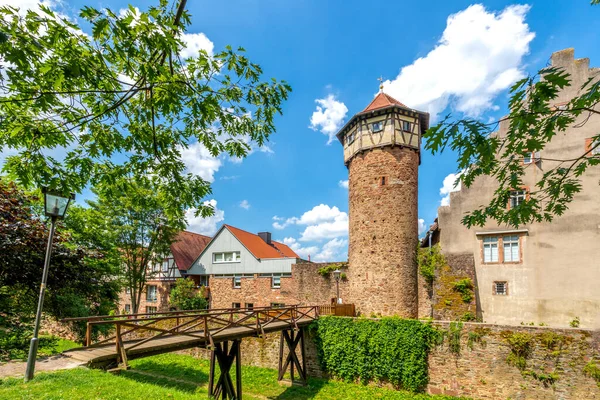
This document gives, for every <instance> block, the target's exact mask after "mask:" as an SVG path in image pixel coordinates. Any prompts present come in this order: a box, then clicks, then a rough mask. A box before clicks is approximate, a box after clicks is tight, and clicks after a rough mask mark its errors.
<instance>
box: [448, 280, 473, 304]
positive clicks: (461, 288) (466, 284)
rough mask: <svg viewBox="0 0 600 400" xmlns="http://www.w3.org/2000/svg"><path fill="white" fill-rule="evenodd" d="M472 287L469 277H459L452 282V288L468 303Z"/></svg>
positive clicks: (471, 297)
mask: <svg viewBox="0 0 600 400" xmlns="http://www.w3.org/2000/svg"><path fill="white" fill-rule="evenodd" d="M473 288H474V285H473V281H472V280H471V279H470V278H463V279H460V280H458V281H456V282H454V284H453V289H454V290H456V291H457V292H458V293H460V295H461V297H462V300H463V301H464V302H465V303H470V302H471V300H473Z"/></svg>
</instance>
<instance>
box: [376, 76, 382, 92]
mask: <svg viewBox="0 0 600 400" xmlns="http://www.w3.org/2000/svg"><path fill="white" fill-rule="evenodd" d="M377 80H378V81H379V91H380V92H383V75H381V76H379V78H377Z"/></svg>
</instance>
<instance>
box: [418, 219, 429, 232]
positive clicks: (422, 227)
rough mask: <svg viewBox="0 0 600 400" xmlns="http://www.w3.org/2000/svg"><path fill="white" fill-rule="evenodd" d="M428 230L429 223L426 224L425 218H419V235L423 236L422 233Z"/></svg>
mask: <svg viewBox="0 0 600 400" xmlns="http://www.w3.org/2000/svg"><path fill="white" fill-rule="evenodd" d="M426 230H427V225H425V220H424V219H423V218H419V236H421V234H422V233H423V232H425V231H426Z"/></svg>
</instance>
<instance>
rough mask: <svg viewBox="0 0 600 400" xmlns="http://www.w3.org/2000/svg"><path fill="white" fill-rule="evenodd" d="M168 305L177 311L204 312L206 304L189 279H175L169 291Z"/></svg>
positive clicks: (201, 294)
mask: <svg viewBox="0 0 600 400" xmlns="http://www.w3.org/2000/svg"><path fill="white" fill-rule="evenodd" d="M169 304H170V305H171V306H172V307H175V308H177V309H178V310H204V309H205V308H207V307H208V302H207V301H206V299H205V298H204V296H203V293H202V291H199V290H197V289H196V285H194V281H193V280H191V279H177V281H175V287H174V288H173V290H171V294H170V300H169Z"/></svg>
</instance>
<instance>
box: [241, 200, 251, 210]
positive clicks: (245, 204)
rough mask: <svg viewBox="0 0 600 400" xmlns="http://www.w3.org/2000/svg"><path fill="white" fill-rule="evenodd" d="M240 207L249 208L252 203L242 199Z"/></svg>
mask: <svg viewBox="0 0 600 400" xmlns="http://www.w3.org/2000/svg"><path fill="white" fill-rule="evenodd" d="M240 207H242V208H243V209H244V210H249V209H250V203H248V200H242V202H241V203H240Z"/></svg>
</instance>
